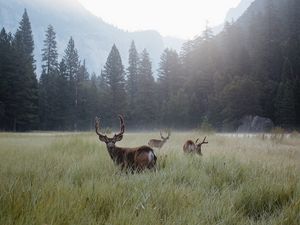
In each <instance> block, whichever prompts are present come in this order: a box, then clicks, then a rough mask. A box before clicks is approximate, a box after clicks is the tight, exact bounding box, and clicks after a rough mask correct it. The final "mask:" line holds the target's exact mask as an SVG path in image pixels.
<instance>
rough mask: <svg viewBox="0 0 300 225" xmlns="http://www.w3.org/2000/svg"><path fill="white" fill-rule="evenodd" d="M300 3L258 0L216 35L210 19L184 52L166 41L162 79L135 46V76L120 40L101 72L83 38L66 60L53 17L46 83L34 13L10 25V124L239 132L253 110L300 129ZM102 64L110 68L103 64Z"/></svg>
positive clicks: (2, 71)
mask: <svg viewBox="0 0 300 225" xmlns="http://www.w3.org/2000/svg"><path fill="white" fill-rule="evenodd" d="M299 10H300V3H299V1H298V0H285V1H280V0H261V1H260V2H259V1H255V2H254V3H253V4H252V5H251V6H250V8H249V9H248V10H247V11H246V13H245V14H244V15H243V16H242V17H241V18H240V19H239V20H238V21H236V22H230V23H229V22H227V23H226V24H225V27H224V30H223V32H222V33H221V34H219V35H217V36H214V35H213V33H212V31H211V29H210V27H209V26H207V27H206V29H205V31H204V32H203V33H202V35H200V36H198V37H196V38H195V39H193V40H190V41H188V42H186V43H185V44H184V45H183V46H182V50H181V52H180V53H179V54H178V53H177V52H176V51H174V50H172V49H165V51H164V52H163V53H162V55H161V61H160V64H159V69H158V71H157V80H155V78H154V74H155V72H156V71H152V64H151V57H150V55H149V54H148V52H147V50H146V49H144V50H143V51H142V52H141V54H139V52H138V50H137V48H136V46H135V43H134V41H132V42H131V45H130V46H129V60H128V67H127V68H126V77H125V71H124V66H123V64H122V59H121V57H120V54H119V51H118V49H117V47H116V46H115V45H113V46H112V49H111V52H110V53H109V55H108V58H107V61H106V64H105V66H104V68H103V70H102V71H101V73H100V76H97V75H98V74H97V73H91V76H90V73H89V72H88V70H87V68H86V63H85V60H83V61H80V60H81V59H80V57H79V54H78V51H77V49H76V47H75V42H74V40H73V38H72V37H71V38H70V41H69V43H68V45H67V47H66V50H65V52H64V55H63V56H62V60H60V61H59V60H58V58H59V55H58V52H57V43H56V34H55V31H54V28H53V27H52V26H51V25H49V26H48V28H47V31H46V35H45V41H44V48H43V51H42V56H43V58H42V60H43V61H42V73H41V74H40V79H39V84H38V83H37V79H36V74H35V61H34V55H33V46H34V41H33V37H32V31H31V25H30V21H29V17H28V14H27V11H26V10H25V11H24V14H23V17H22V20H21V22H20V26H19V28H18V30H17V31H16V33H15V34H14V35H12V34H10V33H8V32H7V31H6V30H5V29H4V28H3V29H2V30H1V32H0V129H2V130H16V131H23V130H33V129H43V130H86V129H92V128H93V123H94V117H95V116H96V115H98V116H99V115H100V116H101V118H103V120H102V121H103V123H104V124H103V126H104V127H105V126H117V124H114V123H113V121H116V115H117V114H124V115H125V116H126V117H127V118H126V119H127V120H126V121H128V124H127V127H129V128H137V129H141V128H146V129H147V128H148V129H151V128H155V127H160V128H162V127H170V128H172V127H173V128H197V127H200V126H201V124H209V125H211V126H213V128H214V129H217V130H227V129H230V130H235V129H236V128H237V127H238V126H239V124H240V122H241V119H242V118H243V117H245V116H247V115H259V116H264V117H268V118H270V119H272V120H273V121H274V122H275V124H276V125H278V126H282V127H285V128H289V129H291V128H299V127H300V25H299V24H300V23H299V21H300V14H299ZM99 72H100V71H99Z"/></svg>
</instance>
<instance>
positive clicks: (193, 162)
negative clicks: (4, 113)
mask: <svg viewBox="0 0 300 225" xmlns="http://www.w3.org/2000/svg"><path fill="white" fill-rule="evenodd" d="M158 136H159V135H158V134H154V133H139V134H135V133H125V136H124V139H123V141H121V142H120V143H119V146H128V147H134V146H138V145H143V144H145V143H147V141H148V139H149V138H155V137H158ZM197 136H200V137H203V136H204V134H197V133H196V132H195V133H175V132H174V133H172V136H171V138H170V140H169V142H168V143H167V144H166V145H165V146H164V147H163V148H162V149H161V150H160V151H156V154H157V155H158V170H157V172H149V171H147V172H144V173H141V174H133V175H131V174H126V173H123V172H120V170H119V169H118V168H116V167H115V165H114V164H113V162H112V161H111V159H110V158H109V156H108V153H107V150H106V148H105V145H104V144H103V143H100V142H99V141H98V139H97V136H96V134H94V133H25V134H15V133H0V224H1V225H10V224H20V225H21V224H22V225H23V224H30V225H33V224H37V225H44V224H47V225H50V224H53V225H76V224H112V225H119V224H120V225H123V224H126V225H132V224H136V225H146V224H151V225H160V224H161V225H167V224H174V225H175V224H178V225H179V224H184V225H187V224H188V225H189V224H205V225H210V224H220V225H221V224H228V225H234V224H241V225H244V224H285V225H299V224H300V136H299V135H298V134H294V135H291V136H289V137H283V138H280V137H275V136H274V137H269V136H268V137H267V136H262V135H258V136H248V135H245V136H236V135H218V134H208V138H207V139H208V142H209V144H208V145H204V146H203V150H202V152H203V156H202V157H199V156H196V155H184V154H183V151H182V146H183V143H184V141H185V140H186V139H188V138H193V139H194V138H196V137H197Z"/></svg>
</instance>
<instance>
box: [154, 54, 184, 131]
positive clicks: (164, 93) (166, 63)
mask: <svg viewBox="0 0 300 225" xmlns="http://www.w3.org/2000/svg"><path fill="white" fill-rule="evenodd" d="M158 72H159V74H158V88H159V90H158V93H159V96H160V98H159V104H160V105H161V106H162V107H161V108H160V113H159V116H160V120H161V121H162V122H164V123H168V124H169V125H171V123H172V121H174V119H175V117H176V115H175V114H176V113H177V112H176V111H173V109H174V108H173V107H172V104H173V103H174V100H175V96H176V98H178V99H182V97H183V96H182V95H181V94H182V92H180V96H179V94H178V92H179V91H180V89H182V87H183V84H184V82H185V80H184V78H183V76H182V66H181V63H180V59H179V56H178V54H177V52H176V51H174V50H171V49H165V51H164V52H163V54H162V55H161V61H160V64H159V70H158ZM181 91H182V90H181ZM171 101H172V103H171ZM179 104H181V103H179Z"/></svg>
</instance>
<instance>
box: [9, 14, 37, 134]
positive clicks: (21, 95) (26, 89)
mask: <svg viewBox="0 0 300 225" xmlns="http://www.w3.org/2000/svg"><path fill="white" fill-rule="evenodd" d="M13 46H14V49H15V54H16V56H15V57H16V58H15V60H16V61H17V65H18V67H17V68H16V76H17V77H16V81H15V84H14V85H15V89H16V92H15V93H14V94H15V95H16V96H17V99H16V102H15V103H16V105H18V107H17V110H16V111H15V115H14V125H13V130H30V129H36V128H37V123H38V83H37V79H36V74H35V64H34V62H35V61H34V57H33V50H34V41H33V36H32V30H31V24H30V21H29V17H28V14H27V11H26V10H25V11H24V14H23V17H22V20H21V22H20V25H19V28H18V30H17V32H16V34H15V38H14V41H13Z"/></svg>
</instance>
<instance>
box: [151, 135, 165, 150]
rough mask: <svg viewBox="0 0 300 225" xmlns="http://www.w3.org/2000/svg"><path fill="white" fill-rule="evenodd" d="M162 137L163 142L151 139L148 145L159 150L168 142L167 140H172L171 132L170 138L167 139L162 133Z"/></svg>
mask: <svg viewBox="0 0 300 225" xmlns="http://www.w3.org/2000/svg"><path fill="white" fill-rule="evenodd" d="M160 137H161V140H158V139H151V140H149V142H148V145H149V146H150V147H152V148H158V149H161V148H162V146H163V145H164V144H165V143H166V142H167V140H168V139H169V138H170V132H168V136H167V137H164V136H163V135H162V133H161V132H160Z"/></svg>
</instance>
